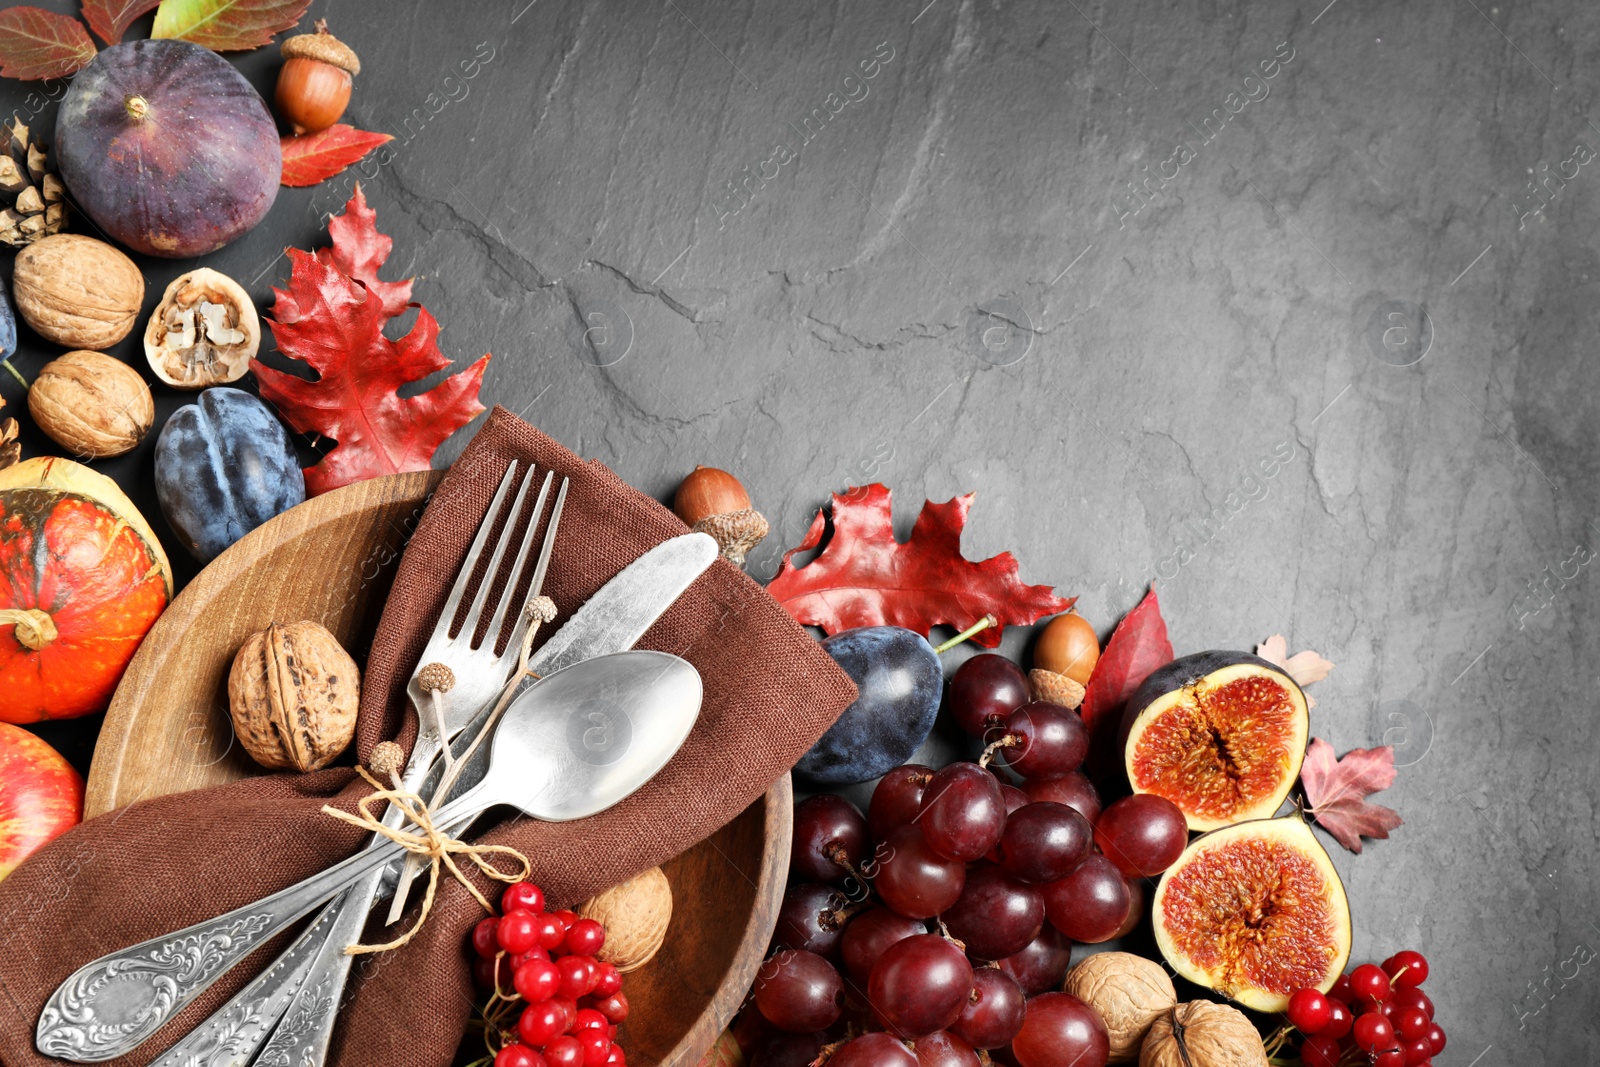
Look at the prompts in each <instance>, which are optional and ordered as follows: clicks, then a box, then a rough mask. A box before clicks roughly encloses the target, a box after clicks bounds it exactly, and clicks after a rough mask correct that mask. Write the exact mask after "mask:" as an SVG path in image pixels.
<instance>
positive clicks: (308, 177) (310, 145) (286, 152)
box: [281, 122, 394, 189]
mask: <svg viewBox="0 0 1600 1067" xmlns="http://www.w3.org/2000/svg"><path fill="white" fill-rule="evenodd" d="M392 140H394V136H393V135H392V134H387V133H369V132H367V131H366V130H358V129H356V128H355V127H353V126H346V125H345V124H344V123H342V122H336V123H334V124H333V125H332V126H329V127H328V128H327V129H325V130H323V131H321V132H320V133H307V134H302V135H301V136H299V137H285V138H283V139H282V142H281V143H282V145H283V178H282V179H281V182H282V184H284V185H287V186H289V187H290V188H291V189H298V188H302V187H304V186H307V185H316V184H317V183H318V182H324V181H327V180H328V179H329V178H331V177H333V176H334V175H335V174H338V173H340V172H341V171H343V170H344V169H345V168H346V167H348V166H349V165H350V164H352V163H355V162H357V161H358V160H360V159H361V157H362V156H364V155H366V154H367V153H368V152H370V151H372V150H373V149H374V148H377V147H378V146H379V145H381V144H385V143H387V142H389V141H392Z"/></svg>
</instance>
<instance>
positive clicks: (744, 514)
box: [694, 508, 767, 567]
mask: <svg viewBox="0 0 1600 1067" xmlns="http://www.w3.org/2000/svg"><path fill="white" fill-rule="evenodd" d="M694 532H695V533H708V534H710V535H711V536H712V538H713V539H714V540H715V541H716V542H717V547H719V548H721V549H722V554H723V555H724V556H726V557H727V558H728V559H730V560H732V561H733V562H734V563H737V564H738V565H739V566H741V567H742V566H744V557H745V553H747V552H749V551H750V550H751V549H752V548H755V547H756V546H757V545H759V544H760V543H761V540H762V538H764V537H766V536H767V520H766V519H765V518H764V517H763V516H762V514H761V512H759V511H757V510H756V509H755V508H744V509H743V510H741V511H729V512H726V513H724V514H721V515H707V516H706V517H705V518H703V519H701V520H700V521H699V522H697V523H695V524H694Z"/></svg>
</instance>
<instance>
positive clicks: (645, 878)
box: [577, 867, 672, 972]
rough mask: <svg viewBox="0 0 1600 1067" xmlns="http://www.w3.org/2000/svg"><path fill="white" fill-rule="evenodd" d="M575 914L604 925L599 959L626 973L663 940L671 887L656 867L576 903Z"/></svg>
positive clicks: (669, 913) (647, 959) (669, 914)
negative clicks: (578, 903)
mask: <svg viewBox="0 0 1600 1067" xmlns="http://www.w3.org/2000/svg"><path fill="white" fill-rule="evenodd" d="M577 911H578V914H579V915H581V916H583V917H584V918H585V919H593V920H594V921H595V922H597V923H599V924H600V925H601V926H604V927H605V928H606V942H605V944H604V945H602V946H601V948H600V958H601V959H602V960H605V961H606V962H607V963H611V964H613V965H615V966H616V968H617V970H619V971H623V972H627V971H634V970H638V969H639V968H640V967H643V966H644V965H645V964H646V963H649V962H650V960H651V959H652V958H654V957H655V954H656V953H657V952H659V951H660V950H661V945H662V943H663V942H665V941H666V939H667V926H668V925H669V924H670V923H671V922H672V886H671V884H670V883H668V882H667V876H666V875H665V874H664V873H662V870H661V868H660V867H651V868H650V869H649V870H648V871H644V872H643V873H641V874H636V875H634V876H633V877H632V878H630V879H628V880H627V881H626V882H623V883H622V884H621V885H617V886H612V887H611V888H610V889H607V890H606V891H605V892H604V893H601V894H599V895H598V896H594V897H590V898H589V899H588V900H586V901H584V902H583V903H582V904H580V905H578V909H577Z"/></svg>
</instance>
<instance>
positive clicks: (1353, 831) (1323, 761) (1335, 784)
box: [1300, 737, 1401, 852]
mask: <svg viewBox="0 0 1600 1067" xmlns="http://www.w3.org/2000/svg"><path fill="white" fill-rule="evenodd" d="M1394 775H1395V770H1394V748H1393V747H1392V746H1389V745H1384V746H1382V747H1380V748H1353V749H1351V750H1350V751H1349V752H1346V753H1345V754H1344V757H1343V758H1342V759H1335V758H1334V755H1333V746H1332V745H1330V744H1328V742H1326V741H1324V740H1322V738H1320V737H1313V738H1312V739H1311V745H1310V746H1309V747H1308V748H1307V749H1306V759H1305V762H1304V763H1303V764H1301V766H1300V784H1301V785H1302V786H1304V787H1305V791H1306V800H1307V801H1308V802H1309V803H1310V805H1311V807H1310V809H1309V810H1310V812H1311V815H1312V817H1313V818H1315V819H1316V820H1317V822H1318V823H1319V824H1320V825H1321V826H1322V828H1323V829H1324V830H1326V831H1328V833H1330V834H1332V835H1333V837H1334V840H1336V841H1338V842H1339V844H1341V845H1343V846H1344V847H1345V848H1347V849H1349V850H1350V851H1351V852H1360V851H1361V839H1362V838H1363V837H1376V838H1382V837H1388V836H1389V831H1390V830H1393V829H1395V828H1397V827H1398V826H1400V824H1401V819H1400V814H1399V813H1398V812H1396V811H1395V810H1394V809H1393V808H1386V807H1384V806H1383V805H1381V804H1369V803H1367V795H1368V794H1370V793H1376V792H1378V791H1379V790H1382V789H1388V788H1389V787H1390V786H1391V785H1393V784H1394Z"/></svg>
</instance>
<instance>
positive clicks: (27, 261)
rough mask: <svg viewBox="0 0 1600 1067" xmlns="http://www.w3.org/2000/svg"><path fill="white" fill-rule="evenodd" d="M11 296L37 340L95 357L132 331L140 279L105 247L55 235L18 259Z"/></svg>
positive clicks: (67, 235)
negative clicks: (90, 352)
mask: <svg viewBox="0 0 1600 1067" xmlns="http://www.w3.org/2000/svg"><path fill="white" fill-rule="evenodd" d="M11 290H12V295H13V296H14V297H15V298H16V301H17V313H18V314H20V315H21V316H22V319H23V321H24V322H26V323H27V324H28V325H29V326H32V327H33V329H34V332H35V333H37V334H38V335H39V336H40V337H43V338H45V339H46V340H49V341H54V342H55V343H56V344H58V345H65V346H66V347H68V348H89V349H94V350H96V351H98V350H100V349H102V348H110V347H111V346H112V345H114V344H116V343H117V342H118V341H120V340H122V339H123V338H124V337H126V336H128V333H129V332H130V331H131V330H132V329H133V324H134V322H135V321H136V320H137V318H138V316H139V306H140V305H141V304H143V303H144V275H142V274H140V273H139V268H138V267H136V266H134V263H133V260H131V259H129V258H128V257H127V256H125V255H123V254H122V253H121V252H119V251H117V250H116V249H115V248H112V247H111V246H110V245H108V244H106V243H105V242H104V241H97V240H95V239H94V238H93V237H84V236H83V235H82V234H76V233H58V234H54V235H52V236H50V237H43V238H40V239H39V240H37V241H35V242H33V243H32V244H30V245H29V246H28V247H27V248H24V249H23V250H22V251H21V252H18V253H17V262H16V271H15V273H14V274H13V275H12V278H11Z"/></svg>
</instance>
